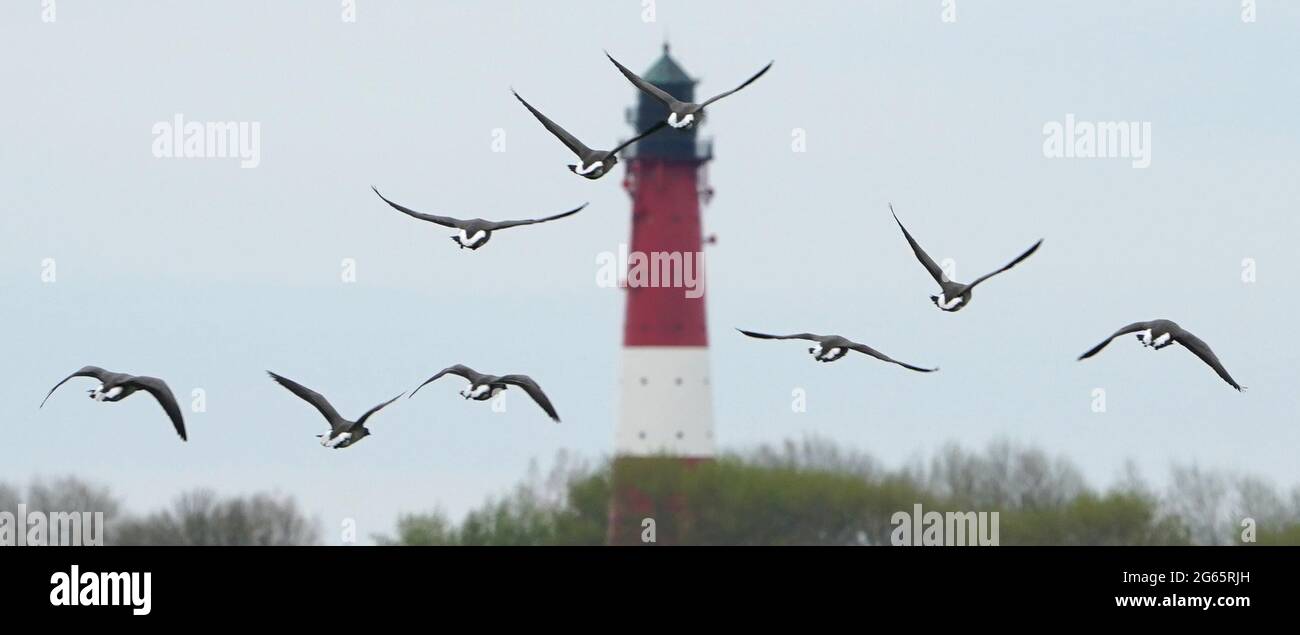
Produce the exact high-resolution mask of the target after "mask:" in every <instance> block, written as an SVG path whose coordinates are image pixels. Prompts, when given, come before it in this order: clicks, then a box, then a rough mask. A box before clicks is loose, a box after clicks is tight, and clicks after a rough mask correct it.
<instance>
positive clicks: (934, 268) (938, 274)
mask: <svg viewBox="0 0 1300 635" xmlns="http://www.w3.org/2000/svg"><path fill="white" fill-rule="evenodd" d="M889 213H890V214H894V204H893V203H890V204H889ZM894 222H895V223H898V228H899V229H901V230H903V237H904V238H906V239H907V244H909V245H911V246H912V253H914V254H916V259H917V260H919V261H921V266H923V267H925V270H926V271H929V272H930V275H931V276H932V277H934V281H935V282H938V283H939V284H940V285H942V284H943V283H945V282H947V281H948V277H947V276H945V275H943V269H940V268H939V265H937V264H935V263H934V259H933V258H931V257H930V255H929V254H927V253H925V250H924V249H921V246H920V245H918V244H916V239H914V238H912V234H911V233H909V232H908V231H907V228H906V227H903V221H901V220H898V214H894Z"/></svg>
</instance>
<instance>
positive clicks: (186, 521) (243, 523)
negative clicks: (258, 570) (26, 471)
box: [0, 477, 320, 546]
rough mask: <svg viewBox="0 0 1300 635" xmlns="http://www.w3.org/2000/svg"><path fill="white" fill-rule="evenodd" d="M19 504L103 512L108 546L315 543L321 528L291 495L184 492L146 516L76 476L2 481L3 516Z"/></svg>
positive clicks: (0, 502)
mask: <svg viewBox="0 0 1300 635" xmlns="http://www.w3.org/2000/svg"><path fill="white" fill-rule="evenodd" d="M19 504H26V506H27V510H28V511H29V512H32V511H41V512H55V511H58V512H67V511H88V512H102V513H103V514H104V516H103V518H104V527H103V540H104V544H106V545H180V546H185V545H193V546H198V545H313V544H317V543H319V541H320V531H319V526H318V524H317V523H316V522H314V521H312V520H309V519H308V518H306V517H305V516H304V515H303V514H302V513H301V512H300V511H299V510H298V506H297V504H296V503H295V502H294V500H293V499H292V498H290V497H287V496H275V495H271V494H255V495H252V496H247V497H239V496H236V497H227V498H222V497H220V496H217V495H216V494H215V493H213V492H211V491H209V490H195V491H191V492H187V493H184V494H181V495H180V496H178V497H177V498H176V500H175V501H174V502H173V503H172V504H171V505H170V506H169V507H167V508H164V509H160V510H157V511H155V512H152V513H149V514H145V515H133V514H130V513H127V512H126V511H124V509H125V508H124V506H123V503H122V501H121V500H120V499H118V498H117V497H115V496H113V495H112V493H111V492H110V491H109V489H108V488H106V487H100V486H96V485H92V484H90V483H86V482H84V481H82V480H80V479H77V478H74V477H67V478H61V479H57V480H53V481H40V480H38V481H36V482H33V483H32V484H31V485H29V486H28V487H27V488H26V490H25V491H24V490H22V489H21V488H19V487H17V486H13V485H6V484H4V483H0V512H4V511H7V512H9V513H11V514H16V513H17V511H18V505H19Z"/></svg>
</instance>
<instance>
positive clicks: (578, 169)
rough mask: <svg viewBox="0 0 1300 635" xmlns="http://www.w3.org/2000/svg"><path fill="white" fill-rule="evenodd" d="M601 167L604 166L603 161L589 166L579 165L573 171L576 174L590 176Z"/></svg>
mask: <svg viewBox="0 0 1300 635" xmlns="http://www.w3.org/2000/svg"><path fill="white" fill-rule="evenodd" d="M602 165H605V162H604V161H596V162H594V163H592V164H591V165H579V166H578V167H576V168H574V170H573V171H574V172H577V173H578V174H591V173H592V172H595V171H596V170H599V169H600V166H602Z"/></svg>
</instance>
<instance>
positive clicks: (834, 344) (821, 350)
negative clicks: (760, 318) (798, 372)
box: [736, 329, 939, 373]
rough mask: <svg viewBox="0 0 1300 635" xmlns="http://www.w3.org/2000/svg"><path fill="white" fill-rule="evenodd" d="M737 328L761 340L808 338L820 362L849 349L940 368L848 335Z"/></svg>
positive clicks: (886, 359) (884, 359) (928, 370)
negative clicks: (770, 332)
mask: <svg viewBox="0 0 1300 635" xmlns="http://www.w3.org/2000/svg"><path fill="white" fill-rule="evenodd" d="M736 330H737V331H740V332H741V333H742V334H744V335H748V336H749V337H753V338H757V339H760V340H807V341H809V342H816V343H817V346H815V347H812V348H809V349H808V352H809V353H811V354H812V356H813V359H815V360H817V361H819V362H833V361H836V360H838V359H840V358H842V357H844V356H845V355H848V354H849V351H857V352H859V353H862V354H864V355H870V356H871V357H874V358H876V359H878V360H880V361H882V362H889V363H891V364H898V365H899V366H902V367H903V368H906V369H909V370H914V371H917V372H921V373H932V372H934V371H936V370H939V369H938V368H921V367H920V366H913V365H911V364H905V363H903V362H900V361H898V360H896V359H894V358H892V357H890V356H888V355H885V354H884V353H881V352H880V351H878V350H876V349H874V348H871V347H870V346H867V345H866V344H859V343H857V342H854V341H853V340H850V339H848V338H846V337H841V336H839V335H816V334H814V333H795V334H793V335H768V334H767V333H757V332H754V331H746V330H744V329H736Z"/></svg>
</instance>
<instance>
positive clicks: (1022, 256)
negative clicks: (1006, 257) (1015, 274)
mask: <svg viewBox="0 0 1300 635" xmlns="http://www.w3.org/2000/svg"><path fill="white" fill-rule="evenodd" d="M1042 244H1043V239H1041V238H1040V239H1038V242H1036V243H1034V246H1033V247H1030V248H1029V250H1028V251H1026V252H1025V253H1023V254H1020V255H1019V256H1016V259H1015V260H1012V261H1011V262H1008V263H1007V264H1006V266H1005V267H1002V268H1001V269H998V270H997V271H994V272H993V273H986V274H984V275H982V276H980V277H978V278H976V279H975V281H974V282H972V283H970V286H971V288H974V287H975V285H977V284H979V283H981V282H984V281H985V280H988V279H989V278H992V277H993V276H996V275H998V274H999V273H1002V272H1003V271H1006V270H1007V269H1010V268H1012V267H1014V266H1016V265H1018V264H1020V261H1021V260H1024V259H1025V258H1028V257H1030V256H1032V255H1033V254H1034V252H1035V251H1038V247H1039V245H1042Z"/></svg>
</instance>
